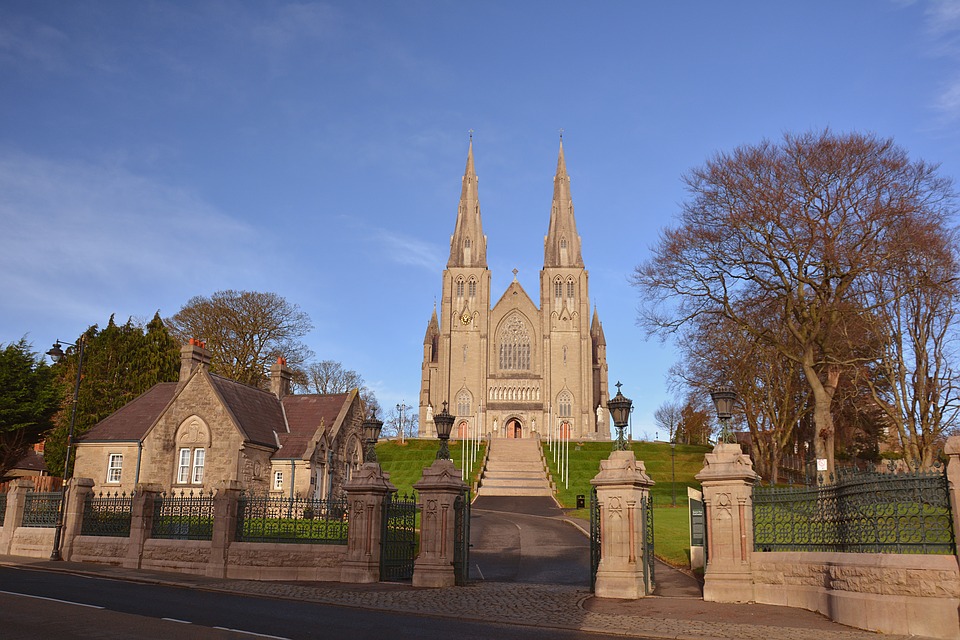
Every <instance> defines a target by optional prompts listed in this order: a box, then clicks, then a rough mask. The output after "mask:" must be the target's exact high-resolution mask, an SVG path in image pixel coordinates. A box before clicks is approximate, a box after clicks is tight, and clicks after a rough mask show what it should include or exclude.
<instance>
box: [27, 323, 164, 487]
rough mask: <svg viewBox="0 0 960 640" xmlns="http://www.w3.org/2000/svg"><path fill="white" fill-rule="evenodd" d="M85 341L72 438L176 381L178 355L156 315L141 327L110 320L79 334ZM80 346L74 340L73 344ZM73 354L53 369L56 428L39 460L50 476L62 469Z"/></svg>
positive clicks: (75, 352) (73, 351)
mask: <svg viewBox="0 0 960 640" xmlns="http://www.w3.org/2000/svg"><path fill="white" fill-rule="evenodd" d="M82 339H83V340H84V341H85V342H86V347H85V350H84V358H83V371H82V372H81V376H82V378H81V382H80V395H79V397H78V399H77V418H76V424H75V426H74V437H75V438H76V437H79V436H81V435H83V434H84V433H86V432H87V431H89V430H90V428H91V427H92V426H93V425H95V424H96V423H98V422H100V421H101V420H103V419H104V418H106V417H107V416H109V415H110V414H111V413H113V412H114V411H116V410H117V409H119V408H120V407H122V406H123V405H125V404H127V403H128V402H130V401H131V400H133V399H134V398H136V397H137V396H139V395H140V394H142V393H143V392H145V391H147V390H148V389H149V388H150V387H152V386H153V385H155V384H157V383H158V382H173V381H175V380H176V379H177V376H178V374H179V366H180V354H179V349H178V346H177V343H176V341H175V340H174V339H173V337H171V335H170V333H169V332H168V331H167V328H166V326H165V325H164V323H163V320H161V319H160V314H159V312H158V313H156V314H155V315H154V316H153V319H152V320H150V322H148V323H147V324H146V325H142V324H140V323H137V322H135V321H134V320H133V319H132V318H131V319H128V320H127V322H126V323H125V324H123V325H117V324H116V322H115V321H114V317H113V316H110V320H109V322H107V326H106V327H104V328H103V329H102V330H101V329H100V328H99V327H98V326H97V325H93V326H91V327H90V328H89V329H87V331H86V332H84V334H83V337H82ZM77 342H78V344H79V339H78V340H77ZM78 355H79V353H78V350H77V348H76V347H70V348H69V349H67V350H66V355H65V356H64V358H63V359H62V360H61V361H60V362H59V363H57V364H56V365H55V366H54V367H53V369H54V370H55V371H56V374H57V378H58V380H60V382H61V386H62V387H63V388H64V392H63V404H62V410H61V411H60V413H59V414H57V418H56V425H57V426H56V429H55V430H54V431H53V433H52V434H51V435H50V437H49V438H47V441H46V445H45V448H44V458H45V460H46V463H47V468H48V469H50V470H51V471H53V472H59V470H61V469H63V462H64V457H65V455H66V443H67V433H68V430H69V426H70V412H71V399H72V393H73V386H74V384H75V382H76V375H77V361H78Z"/></svg>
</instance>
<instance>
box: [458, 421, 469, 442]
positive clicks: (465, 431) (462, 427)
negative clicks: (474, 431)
mask: <svg viewBox="0 0 960 640" xmlns="http://www.w3.org/2000/svg"><path fill="white" fill-rule="evenodd" d="M469 435H470V426H469V425H468V424H467V421H466V420H461V421H460V424H459V425H457V437H458V438H459V439H461V440H466V439H467V436H469Z"/></svg>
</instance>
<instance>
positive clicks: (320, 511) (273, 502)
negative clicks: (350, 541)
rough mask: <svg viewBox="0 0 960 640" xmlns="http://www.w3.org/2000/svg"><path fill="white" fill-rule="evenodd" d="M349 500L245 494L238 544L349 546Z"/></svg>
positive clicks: (239, 513) (238, 518) (240, 508)
mask: <svg viewBox="0 0 960 640" xmlns="http://www.w3.org/2000/svg"><path fill="white" fill-rule="evenodd" d="M347 527H348V521H347V500H346V498H341V499H329V500H313V499H307V498H296V497H295V498H275V497H269V496H257V495H247V494H244V495H242V496H240V502H239V505H238V507H237V533H236V540H237V542H288V543H302V544H347Z"/></svg>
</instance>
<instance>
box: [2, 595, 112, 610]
mask: <svg viewBox="0 0 960 640" xmlns="http://www.w3.org/2000/svg"><path fill="white" fill-rule="evenodd" d="M0 593H5V594H7V595H8V596H20V597H22V598H34V599H36V600H49V601H50V602H59V603H61V604H72V605H76V606H78V607H89V608H90V609H103V607H98V606H97V605H95V604H84V603H83V602H71V601H70V600H59V599H57V598H45V597H43V596H32V595H30V594H29V593H16V592H14V591H0Z"/></svg>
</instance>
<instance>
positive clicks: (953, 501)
mask: <svg viewBox="0 0 960 640" xmlns="http://www.w3.org/2000/svg"><path fill="white" fill-rule="evenodd" d="M943 452H944V453H945V454H947V457H948V458H949V459H948V460H947V488H948V491H949V492H950V510H951V511H952V512H953V539H954V540H956V541H957V542H958V543H960V436H950V437H949V438H947V444H946V445H945V446H944V447H943ZM957 558H958V559H960V544H958V545H957Z"/></svg>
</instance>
